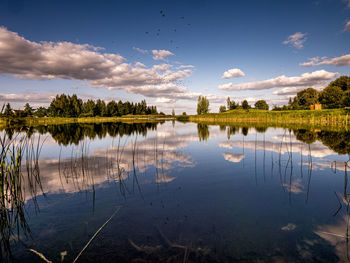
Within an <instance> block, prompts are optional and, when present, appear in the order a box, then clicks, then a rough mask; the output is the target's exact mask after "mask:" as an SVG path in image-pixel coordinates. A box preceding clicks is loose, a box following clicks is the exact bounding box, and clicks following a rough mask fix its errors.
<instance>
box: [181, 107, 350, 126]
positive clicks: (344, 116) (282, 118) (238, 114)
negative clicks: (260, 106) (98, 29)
mask: <svg viewBox="0 0 350 263" xmlns="http://www.w3.org/2000/svg"><path fill="white" fill-rule="evenodd" d="M349 114H350V111H349V110H347V109H329V110H318V111H311V110H290V111H265V110H255V109H249V110H241V109H240V110H231V111H227V112H224V113H209V114H202V115H190V116H187V117H186V116H181V117H178V119H179V120H184V121H185V120H187V121H194V122H222V123H266V124H271V125H286V124H305V125H312V126H313V125H320V126H346V127H347V126H348V125H349V124H350V118H349Z"/></svg>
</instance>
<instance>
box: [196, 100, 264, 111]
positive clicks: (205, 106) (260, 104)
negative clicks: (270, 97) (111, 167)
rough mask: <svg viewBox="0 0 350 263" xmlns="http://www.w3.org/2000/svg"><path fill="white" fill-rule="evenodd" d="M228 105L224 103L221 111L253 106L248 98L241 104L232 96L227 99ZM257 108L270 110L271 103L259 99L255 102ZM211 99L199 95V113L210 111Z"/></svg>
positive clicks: (245, 108) (246, 108)
mask: <svg viewBox="0 0 350 263" xmlns="http://www.w3.org/2000/svg"><path fill="white" fill-rule="evenodd" d="M226 103H227V106H225V105H222V106H220V108H219V112H225V111H228V110H235V109H244V110H248V109H251V108H252V106H250V105H249V103H248V101H247V100H243V101H242V103H241V105H240V104H239V102H235V101H233V100H231V99H230V97H228V98H227V100H226ZM254 107H255V109H259V110H269V105H268V104H267V102H266V101H265V100H258V101H257V102H255V104H254ZM209 111H210V109H209V100H208V99H207V97H205V96H199V97H198V103H197V114H198V115H199V114H206V113H209Z"/></svg>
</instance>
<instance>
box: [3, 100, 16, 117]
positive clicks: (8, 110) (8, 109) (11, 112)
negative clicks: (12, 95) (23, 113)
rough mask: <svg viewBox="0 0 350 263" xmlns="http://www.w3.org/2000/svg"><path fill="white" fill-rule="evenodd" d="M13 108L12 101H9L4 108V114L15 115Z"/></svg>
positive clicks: (7, 115) (6, 115)
mask: <svg viewBox="0 0 350 263" xmlns="http://www.w3.org/2000/svg"><path fill="white" fill-rule="evenodd" d="M13 115H14V114H13V110H12V108H11V105H10V103H7V104H6V106H5V110H4V116H5V117H13Z"/></svg>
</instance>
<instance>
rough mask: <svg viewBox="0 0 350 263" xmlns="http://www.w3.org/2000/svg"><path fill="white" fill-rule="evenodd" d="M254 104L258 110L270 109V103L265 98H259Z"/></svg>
mask: <svg viewBox="0 0 350 263" xmlns="http://www.w3.org/2000/svg"><path fill="white" fill-rule="evenodd" d="M254 106H255V109H258V110H269V105H268V104H267V103H266V101H265V100H258V101H257V102H255V104H254Z"/></svg>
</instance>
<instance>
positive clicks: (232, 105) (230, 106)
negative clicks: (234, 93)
mask: <svg viewBox="0 0 350 263" xmlns="http://www.w3.org/2000/svg"><path fill="white" fill-rule="evenodd" d="M226 102H227V110H234V109H237V107H238V103H237V104H236V102H234V101H233V100H231V99H230V97H227V100H226Z"/></svg>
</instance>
